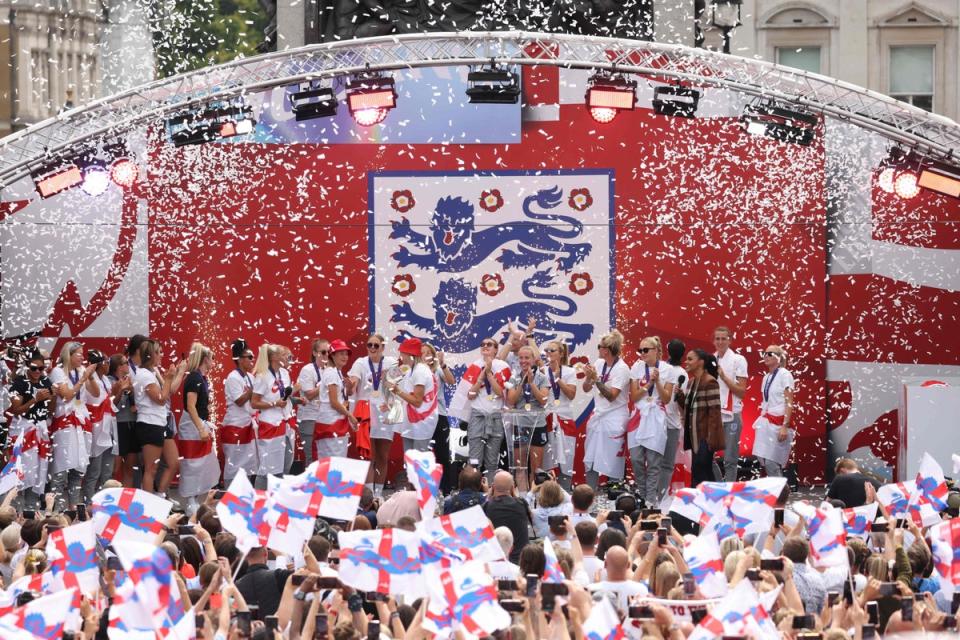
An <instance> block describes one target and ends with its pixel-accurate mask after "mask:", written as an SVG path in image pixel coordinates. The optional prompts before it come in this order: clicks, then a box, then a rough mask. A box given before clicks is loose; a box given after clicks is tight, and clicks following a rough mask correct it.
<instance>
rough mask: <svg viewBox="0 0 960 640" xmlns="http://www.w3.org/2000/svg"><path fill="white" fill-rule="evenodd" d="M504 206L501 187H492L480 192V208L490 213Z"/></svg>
mask: <svg viewBox="0 0 960 640" xmlns="http://www.w3.org/2000/svg"><path fill="white" fill-rule="evenodd" d="M502 206H503V196H502V195H500V189H490V191H484V192H483V193H481V194H480V208H481V209H483V210H484V211H487V212H488V213H493V212H494V211H496V210H497V209H499V208H500V207H502Z"/></svg>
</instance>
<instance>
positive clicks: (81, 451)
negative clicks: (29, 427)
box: [50, 342, 100, 511]
mask: <svg viewBox="0 0 960 640" xmlns="http://www.w3.org/2000/svg"><path fill="white" fill-rule="evenodd" d="M96 369H97V365H95V364H91V365H88V366H87V367H84V366H83V345H81V344H80V343H79V342H68V343H66V344H65V345H63V349H62V350H61V351H60V366H58V367H57V368H55V369H54V370H53V371H52V372H51V373H50V382H51V384H53V391H54V393H56V396H57V404H56V409H55V410H54V414H53V424H51V425H50V441H51V444H52V446H53V462H52V464H51V465H50V475H51V482H50V484H51V488H52V491H53V493H54V495H55V496H56V499H55V502H54V507H55V509H56V510H57V511H63V510H64V509H66V508H67V507H68V505H69V508H70V509H73V508H74V507H76V505H77V504H78V503H79V502H80V500H81V496H80V491H81V483H82V481H83V474H84V472H85V471H86V470H87V464H88V463H89V461H90V453H89V447H88V440H89V439H88V437H87V434H88V433H90V430H91V422H90V412H89V411H88V410H87V400H88V399H91V400H92V399H93V398H96V397H97V394H98V393H99V391H100V387H99V386H98V385H97V380H96V377H95V372H96Z"/></svg>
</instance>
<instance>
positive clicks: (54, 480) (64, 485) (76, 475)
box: [50, 469, 83, 513]
mask: <svg viewBox="0 0 960 640" xmlns="http://www.w3.org/2000/svg"><path fill="white" fill-rule="evenodd" d="M82 482H83V474H82V473H80V472H79V471H77V470H76V469H69V470H67V471H61V472H60V473H55V474H53V475H52V476H50V490H51V491H52V492H53V495H54V496H55V497H54V499H53V510H54V511H56V512H57V513H60V512H62V511H65V510H66V509H68V508H69V509H74V508H76V506H77V505H78V504H80V489H81V484H82Z"/></svg>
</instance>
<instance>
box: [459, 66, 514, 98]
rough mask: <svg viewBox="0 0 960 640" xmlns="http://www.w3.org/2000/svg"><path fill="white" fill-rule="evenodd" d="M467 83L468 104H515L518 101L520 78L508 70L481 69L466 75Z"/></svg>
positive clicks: (496, 68)
mask: <svg viewBox="0 0 960 640" xmlns="http://www.w3.org/2000/svg"><path fill="white" fill-rule="evenodd" d="M467 82H469V83H470V88H468V89H467V97H469V98H470V104H517V100H519V99H520V77H519V76H518V75H517V73H516V72H514V71H510V70H509V69H501V68H498V67H496V66H489V67H483V68H481V69H479V70H477V71H471V72H470V73H468V74H467Z"/></svg>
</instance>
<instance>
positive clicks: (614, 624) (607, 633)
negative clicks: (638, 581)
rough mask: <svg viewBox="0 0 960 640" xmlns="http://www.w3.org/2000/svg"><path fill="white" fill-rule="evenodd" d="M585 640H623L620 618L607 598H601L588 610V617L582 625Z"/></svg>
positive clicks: (624, 635) (623, 634)
mask: <svg viewBox="0 0 960 640" xmlns="http://www.w3.org/2000/svg"><path fill="white" fill-rule="evenodd" d="M583 637H584V639H585V640H623V638H625V637H626V634H625V633H624V631H623V627H622V626H621V625H620V616H618V615H617V610H616V609H614V608H613V604H612V603H611V602H610V599H609V598H601V599H600V601H599V602H597V603H595V604H594V605H593V608H592V609H590V615H589V616H587V619H586V620H585V621H584V623H583Z"/></svg>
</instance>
